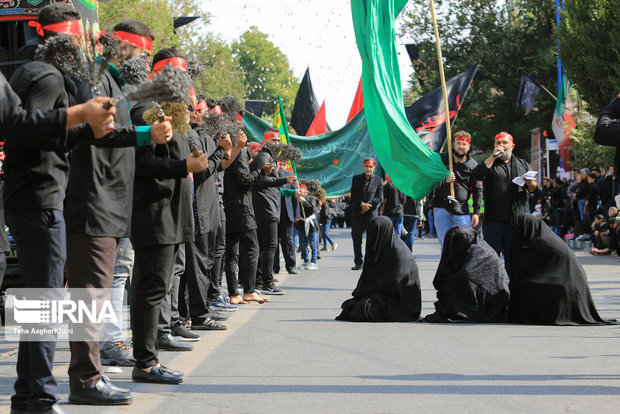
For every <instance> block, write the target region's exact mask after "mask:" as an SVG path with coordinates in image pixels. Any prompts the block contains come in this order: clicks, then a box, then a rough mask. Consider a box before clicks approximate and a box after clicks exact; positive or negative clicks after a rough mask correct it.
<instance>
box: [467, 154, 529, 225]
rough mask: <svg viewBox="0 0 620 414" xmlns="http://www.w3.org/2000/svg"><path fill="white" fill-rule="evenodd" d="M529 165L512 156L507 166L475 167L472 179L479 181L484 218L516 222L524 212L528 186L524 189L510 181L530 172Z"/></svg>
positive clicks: (499, 161)
mask: <svg viewBox="0 0 620 414" xmlns="http://www.w3.org/2000/svg"><path fill="white" fill-rule="evenodd" d="M530 170H531V168H530V165H529V164H528V163H527V162H526V161H525V160H522V159H521V158H518V157H515V156H514V155H513V156H512V157H511V158H510V161H508V162H507V163H505V162H503V161H502V160H499V159H497V160H495V163H494V164H493V165H492V166H491V168H487V166H486V165H485V164H484V162H481V163H480V164H478V166H477V167H476V168H475V169H474V171H473V173H472V176H473V178H474V179H475V180H478V181H482V185H483V189H484V191H483V192H484V206H485V207H484V209H485V210H484V218H485V220H491V221H509V222H516V220H517V218H518V217H519V216H520V215H521V214H523V213H524V212H525V205H526V203H527V192H528V191H527V184H525V185H524V186H523V187H521V186H518V185H517V184H515V183H513V182H512V180H513V179H515V178H517V177H519V176H521V175H523V174H525V173H526V172H528V171H530Z"/></svg>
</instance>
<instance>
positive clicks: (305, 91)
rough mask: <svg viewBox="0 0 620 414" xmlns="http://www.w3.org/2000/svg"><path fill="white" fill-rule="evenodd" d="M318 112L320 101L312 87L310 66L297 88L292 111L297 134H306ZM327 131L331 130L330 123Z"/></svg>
mask: <svg viewBox="0 0 620 414" xmlns="http://www.w3.org/2000/svg"><path fill="white" fill-rule="evenodd" d="M318 112H319V102H318V101H317V100H316V96H315V95H314V89H312V81H311V80H310V68H308V69H306V73H305V74H304V77H303V79H302V80H301V84H300V85H299V89H298V90H297V96H296V97H295V105H294V106H293V112H292V113H291V119H290V124H291V126H292V127H293V128H294V129H295V132H296V135H301V136H306V133H307V132H308V128H310V125H312V121H313V120H314V118H315V117H316V114H317V113H318ZM327 131H331V129H330V128H329V125H327Z"/></svg>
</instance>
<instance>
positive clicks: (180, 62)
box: [153, 56, 187, 73]
mask: <svg viewBox="0 0 620 414" xmlns="http://www.w3.org/2000/svg"><path fill="white" fill-rule="evenodd" d="M168 64H170V65H172V67H173V68H181V69H183V70H187V62H185V59H183V58H182V57H179V56H177V57H171V58H168V59H163V60H160V61H159V62H157V63H156V64H155V66H153V73H157V72H159V71H160V70H162V69H163V68H165V67H166V65H168Z"/></svg>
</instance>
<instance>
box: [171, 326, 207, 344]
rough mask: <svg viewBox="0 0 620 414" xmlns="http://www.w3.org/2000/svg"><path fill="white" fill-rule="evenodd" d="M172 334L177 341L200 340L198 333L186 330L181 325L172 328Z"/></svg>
mask: <svg viewBox="0 0 620 414" xmlns="http://www.w3.org/2000/svg"><path fill="white" fill-rule="evenodd" d="M172 336H174V337H175V338H176V339H177V340H178V341H179V342H198V341H200V335H196V334H195V333H193V332H192V331H190V330H188V329H187V328H186V327H184V326H182V325H178V326H175V327H174V328H172Z"/></svg>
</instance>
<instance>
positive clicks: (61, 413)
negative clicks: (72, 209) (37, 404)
mask: <svg viewBox="0 0 620 414" xmlns="http://www.w3.org/2000/svg"><path fill="white" fill-rule="evenodd" d="M29 413H33V414H67V412H66V411H65V410H63V409H62V408H61V407H60V404H58V403H56V404H54V405H52V406H51V407H49V408H46V409H45V410H38V411H25V410H18V409H17V408H11V414H29Z"/></svg>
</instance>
